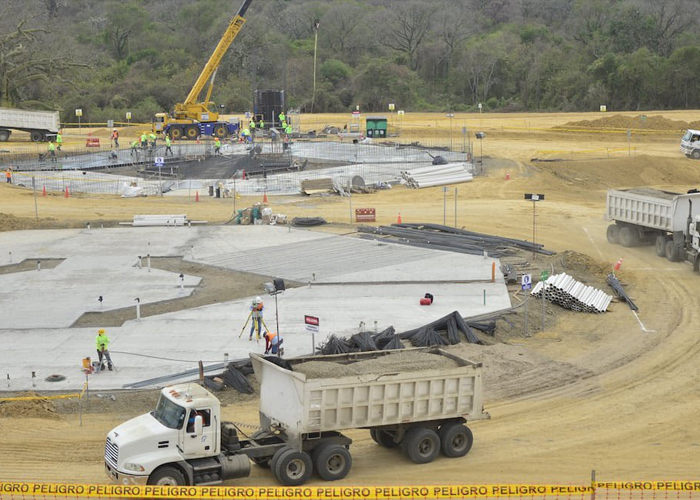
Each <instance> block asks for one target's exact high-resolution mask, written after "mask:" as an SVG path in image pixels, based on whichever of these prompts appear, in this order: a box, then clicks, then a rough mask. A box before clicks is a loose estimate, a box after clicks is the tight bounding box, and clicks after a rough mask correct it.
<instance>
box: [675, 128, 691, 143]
mask: <svg viewBox="0 0 700 500" xmlns="http://www.w3.org/2000/svg"><path fill="white" fill-rule="evenodd" d="M676 137H678V136H676ZM691 137H693V133H692V132H691V131H690V130H688V131H687V132H686V133H685V135H684V136H683V140H684V141H689V140H690V138H691Z"/></svg>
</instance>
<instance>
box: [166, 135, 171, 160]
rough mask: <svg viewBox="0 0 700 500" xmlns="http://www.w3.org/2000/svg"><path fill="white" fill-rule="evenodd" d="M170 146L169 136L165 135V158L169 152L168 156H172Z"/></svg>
mask: <svg viewBox="0 0 700 500" xmlns="http://www.w3.org/2000/svg"><path fill="white" fill-rule="evenodd" d="M171 144H172V143H171V141H170V136H169V135H167V134H166V135H165V156H168V152H170V156H172V155H173V150H172V148H171V147H170V145H171Z"/></svg>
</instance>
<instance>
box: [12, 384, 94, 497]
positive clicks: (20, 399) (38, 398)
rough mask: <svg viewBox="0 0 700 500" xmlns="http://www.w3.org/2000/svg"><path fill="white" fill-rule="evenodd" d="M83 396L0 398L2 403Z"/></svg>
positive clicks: (76, 394)
mask: <svg viewBox="0 0 700 500" xmlns="http://www.w3.org/2000/svg"><path fill="white" fill-rule="evenodd" d="M83 392H84V391H83ZM81 395H82V393H78V392H76V393H75V394H60V395H58V396H18V397H15V398H0V401H40V400H42V399H71V398H79V397H81ZM0 484H1V483H0Z"/></svg>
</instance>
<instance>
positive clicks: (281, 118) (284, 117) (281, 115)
mask: <svg viewBox="0 0 700 500" xmlns="http://www.w3.org/2000/svg"><path fill="white" fill-rule="evenodd" d="M277 118H279V119H280V124H282V123H284V125H282V128H284V127H286V126H287V125H286V123H287V122H286V121H285V120H286V116H284V111H282V112H281V113H280V114H279V116H278V117H277Z"/></svg>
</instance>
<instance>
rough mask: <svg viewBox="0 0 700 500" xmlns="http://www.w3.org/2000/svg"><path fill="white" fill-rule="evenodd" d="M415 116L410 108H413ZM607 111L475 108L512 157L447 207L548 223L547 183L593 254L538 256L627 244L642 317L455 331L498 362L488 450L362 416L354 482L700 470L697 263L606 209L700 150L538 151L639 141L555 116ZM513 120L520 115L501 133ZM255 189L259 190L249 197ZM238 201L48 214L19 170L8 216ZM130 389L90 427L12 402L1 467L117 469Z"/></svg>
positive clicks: (690, 180) (133, 206)
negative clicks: (110, 445) (420, 452)
mask: <svg viewBox="0 0 700 500" xmlns="http://www.w3.org/2000/svg"><path fill="white" fill-rule="evenodd" d="M628 115H629V116H637V115H638V113H628ZM647 115H648V116H656V115H663V116H664V117H666V118H668V119H672V120H683V121H686V122H690V121H693V120H694V119H695V118H696V117H697V116H698V114H697V113H696V112H695V113H694V112H673V113H647ZM315 118H316V120H317V122H318V123H328V124H335V123H337V119H336V118H335V117H331V116H328V117H326V116H324V117H315ZM341 118H343V117H340V118H338V119H341ZM408 118H409V115H407V116H406V117H404V120H405V123H406V122H407V121H408ZM418 118H421V120H424V123H423V128H424V131H430V130H431V128H435V129H440V127H439V126H435V125H436V124H437V125H443V127H442V131H443V132H442V133H443V134H444V131H445V130H447V131H448V132H449V119H447V118H445V117H444V116H443V115H437V116H435V115H428V116H427V117H423V116H421V117H418V116H417V117H416V120H415V121H412V128H413V127H415V128H419V126H420V124H419V123H418V121H419V120H418ZM597 118H600V115H599V114H593V113H588V114H575V115H574V114H542V115H517V116H513V115H484V116H483V117H479V116H478V115H470V116H468V117H465V118H463V120H464V121H467V122H469V123H470V130H473V129H472V128H471V126H472V125H474V126H475V127H478V126H479V121H480V120H483V122H482V123H483V128H484V129H485V130H487V139H485V140H484V145H483V146H484V153H485V155H487V156H489V157H491V158H493V159H494V160H498V159H501V158H503V159H508V160H509V161H510V163H509V164H508V165H509V166H508V167H499V162H498V161H494V162H493V163H491V164H490V165H489V167H488V168H487V171H486V176H484V177H480V178H478V179H476V180H475V181H474V182H472V183H467V184H462V185H459V186H458V200H457V202H458V211H457V212H458V213H457V221H455V217H454V213H453V211H452V207H453V206H454V198H453V196H454V194H453V191H451V192H450V193H449V198H448V207H450V208H448V212H447V223H448V224H455V222H456V225H457V226H459V227H462V226H464V227H466V228H468V229H472V230H476V231H482V232H487V233H492V234H500V235H505V236H512V237H518V238H524V239H531V238H532V220H533V213H532V204H531V203H529V202H526V201H524V200H523V194H524V193H532V192H536V193H545V194H546V201H544V202H542V203H540V204H539V205H538V207H537V238H536V239H537V241H538V242H543V243H545V245H546V246H547V248H550V249H553V250H556V251H558V252H565V251H567V250H568V251H574V252H577V254H570V255H571V257H569V258H563V259H562V256H561V255H559V256H557V257H556V258H554V259H546V258H544V257H541V256H536V257H535V258H534V259H533V258H530V259H529V266H530V268H531V269H532V270H533V271H534V272H538V271H539V270H541V269H545V268H548V269H551V266H554V267H555V270H556V271H557V272H560V271H563V270H566V269H572V270H573V271H572V272H570V274H574V273H581V274H582V275H585V276H587V277H589V278H590V279H591V280H593V279H594V277H597V278H596V279H597V280H598V281H597V283H598V285H599V286H602V283H601V280H602V279H603V275H604V274H605V270H606V269H609V268H610V266H611V264H612V263H613V262H615V261H617V260H618V259H619V258H620V257H624V264H623V269H622V273H621V278H622V280H623V282H624V283H625V285H626V286H627V289H628V291H629V293H630V295H631V296H632V298H633V299H634V300H635V302H636V303H637V305H638V306H639V313H638V317H636V316H635V315H634V314H633V313H632V311H630V310H629V308H628V307H627V306H626V305H625V304H624V303H613V304H612V305H611V307H610V310H609V312H607V313H605V314H599V315H595V314H583V313H578V314H577V313H558V314H551V315H549V314H548V315H547V317H546V320H547V324H546V328H545V330H544V331H534V335H533V336H532V337H530V338H528V337H525V336H524V335H521V334H520V335H519V334H518V333H517V332H516V331H511V332H510V333H509V334H508V335H503V337H501V340H506V341H507V343H501V344H495V345H491V346H472V345H460V346H457V347H455V349H459V350H461V352H463V353H464V355H467V356H468V357H471V358H474V359H477V360H480V361H482V362H483V363H484V366H485V370H486V375H485V386H486V409H487V411H489V412H490V414H491V416H492V418H491V420H487V421H481V422H475V423H474V424H473V426H472V428H473V431H474V434H475V444H474V448H473V450H472V452H471V453H470V454H469V455H468V456H467V457H465V458H463V459H457V460H449V459H446V458H440V459H438V460H436V461H435V462H433V463H431V464H428V465H422V466H417V465H414V464H412V463H410V462H408V461H407V459H405V458H404V457H403V456H402V455H400V454H399V453H398V452H396V450H387V449H384V448H380V447H378V446H377V445H375V444H374V443H373V442H372V441H371V439H370V438H369V436H368V433H367V432H366V431H350V432H349V433H348V434H349V436H350V437H352V438H353V439H354V440H355V442H354V444H353V447H352V453H353V456H354V458H355V461H354V465H353V469H352V472H351V474H350V475H349V476H348V478H347V479H345V480H344V481H343V483H344V484H397V483H402V484H421V483H423V484H425V483H503V482H505V483H510V482H513V483H516V482H521V483H537V482H574V483H585V482H587V481H588V480H589V478H590V471H591V469H596V470H597V474H598V478H600V479H603V480H622V479H683V478H692V477H695V476H696V475H697V463H698V462H700V427H698V426H697V424H696V421H697V417H696V415H697V413H698V411H700V398H698V396H697V389H696V383H697V379H698V375H700V365H699V364H698V363H697V356H698V355H699V354H700V337H698V335H697V320H699V319H700V311H699V310H698V308H697V299H696V297H697V295H698V292H699V291H700V279H698V276H696V275H694V274H693V273H692V272H691V269H690V266H688V265H686V264H681V263H670V262H668V261H666V260H664V259H660V258H658V257H657V256H656V255H655V253H654V250H653V248H651V247H638V248H628V249H625V248H622V247H619V246H612V245H610V244H608V243H607V241H606V238H605V228H606V226H607V223H606V221H605V220H604V218H603V213H604V205H605V190H606V189H607V188H608V187H613V186H614V187H632V186H654V187H657V188H663V189H670V190H677V191H685V190H687V189H689V188H691V187H697V186H699V185H700V162H693V161H691V160H688V159H686V158H684V157H683V156H681V155H680V153H679V152H678V140H679V139H680V136H679V135H674V134H668V133H659V134H658V135H653V134H652V135H645V136H644V137H639V138H636V139H635V140H636V141H637V142H635V143H634V144H633V146H634V147H637V148H638V149H637V151H636V153H635V154H636V156H635V157H633V158H628V157H626V156H624V155H623V156H620V157H614V158H612V159H607V158H605V157H603V158H601V159H595V160H593V159H590V158H589V159H587V160H585V161H559V162H551V163H550V162H547V163H542V162H531V161H530V160H531V159H532V158H535V157H537V156H538V155H537V152H538V151H539V150H544V149H547V150H554V151H567V150H569V151H571V150H573V149H575V150H576V151H578V150H583V149H586V148H590V149H601V148H607V147H609V148H618V147H620V146H622V147H626V146H627V137H626V134H624V133H623V134H620V133H617V132H609V133H608V132H590V133H572V132H557V133H553V132H547V131H542V130H539V129H548V128H551V127H554V126H557V125H560V126H561V125H566V124H569V123H570V122H577V121H582V120H595V119H597ZM460 119H461V118H460ZM334 120H336V121H334ZM446 120H447V129H445V127H444V125H445V123H446ZM518 120H520V121H522V123H523V124H524V125H525V123H526V122H527V123H528V124H529V125H530V128H531V130H530V131H528V130H522V131H520V132H515V131H513V130H508V128H507V127H509V126H511V125H512V124H513V123H516V122H517V121H518ZM346 121H347V120H346ZM339 123H340V124H342V123H344V122H343V121H340V122H339ZM456 123H457V122H455V126H456ZM406 124H407V123H406ZM500 126H503V127H504V129H503V131H499V127H500ZM460 127H461V125H460ZM487 127H488V128H487ZM535 128H537V129H538V130H537V131H534V129H535ZM489 130H490V131H491V132H492V133H489V132H488V131H489ZM425 133H428V132H425ZM570 156H574V157H575V156H576V155H570ZM613 156H614V155H613ZM506 169H510V180H505V170H506ZM253 201H259V200H253V199H248V200H243V201H242V203H252V202H253ZM270 201H271V205H272V206H273V208H274V210H275V211H278V212H281V213H286V214H288V215H289V216H319V215H320V216H323V217H325V218H326V219H328V220H331V221H337V222H338V223H341V224H342V225H341V224H339V225H336V226H334V227H333V228H330V230H333V231H336V232H351V231H352V227H351V226H350V225H349V224H348V222H349V211H350V206H349V200H347V199H340V198H301V197H285V198H273V199H271V200H270ZM229 203H230V202H229V201H226V200H211V199H204V200H203V201H202V202H200V203H195V202H194V201H190V200H182V199H177V198H148V199H129V200H125V199H119V198H110V197H91V198H80V197H72V198H70V199H64V198H63V197H47V198H39V199H38V211H39V223H37V222H36V221H35V220H34V218H35V212H34V199H33V197H32V195H31V193H28V192H26V191H24V190H21V189H19V188H15V187H8V186H4V185H3V186H0V214H7V215H0V227H1V228H3V229H5V230H7V229H22V228H27V229H30V228H34V227H65V226H70V225H76V226H81V225H84V224H85V223H86V222H87V221H91V222H92V223H93V227H94V224H95V223H96V222H98V221H104V223H110V221H117V220H129V219H130V218H131V217H132V216H133V215H134V214H136V213H167V212H173V211H175V212H178V213H187V214H188V215H189V216H190V217H192V218H196V219H205V220H209V221H211V222H224V221H226V220H228V218H229V216H230V213H231V207H230V206H229ZM352 204H353V207H359V206H366V207H375V208H376V209H377V214H378V219H379V222H380V223H390V222H394V221H395V220H396V217H397V215H398V213H401V216H402V219H403V220H404V221H407V222H408V221H414V222H417V221H421V222H436V223H442V219H443V200H442V191H441V188H439V187H437V188H432V189H425V190H418V191H416V190H408V189H404V188H397V189H393V190H390V191H385V192H379V193H376V194H372V195H362V196H354V197H353V199H352ZM10 215H11V216H12V217H8V216H10ZM576 255H580V256H581V257H576ZM567 272H569V271H567ZM574 276H576V274H574ZM520 299H522V295H521V294H517V295H516V298H515V299H514V303H518V300H520ZM518 314H521V313H520V312H519V313H518ZM529 314H530V315H531V317H530V321H531V322H533V321H534V322H538V321H540V320H541V316H539V315H538V312H537V308H536V307H531V308H530V311H529ZM519 321H522V317H520V316H519ZM129 397H130V396H128V395H122V394H121V393H119V394H116V399H117V401H112V400H111V399H109V398H105V397H103V398H97V396H91V399H90V401H89V403H88V404H89V405H97V406H98V407H99V409H98V410H97V409H96V410H95V411H90V413H89V414H87V415H84V416H83V426H82V427H80V426H78V418H77V415H76V414H75V409H74V408H73V410H71V411H68V410H67V409H66V408H63V409H62V408H60V407H56V406H52V405H49V408H54V409H55V411H50V410H47V409H46V408H44V409H43V410H42V409H39V410H37V413H33V411H32V408H31V407H30V406H28V407H26V408H24V409H22V410H21V412H20V413H21V415H16V414H14V413H13V412H10V413H9V414H4V415H5V416H3V414H0V436H2V437H0V449H2V453H0V480H41V481H67V482H78V481H84V482H105V481H106V478H105V476H104V474H103V472H102V452H103V445H104V436H105V434H106V432H107V431H108V430H109V429H110V428H112V427H113V426H115V425H116V424H118V423H120V422H122V421H123V420H124V419H126V418H128V417H130V416H133V415H136V414H138V413H140V412H143V411H144V409H145V408H147V407H148V404H149V403H150V401H151V400H152V398H153V396H148V397H146V396H140V397H142V398H143V400H142V401H141V402H140V403H131V404H127V403H121V404H120V402H123V401H128V400H129V399H128V398H129ZM149 398H151V399H149ZM234 399H235V398H234ZM98 400H99V402H98ZM229 403H230V404H228V405H227V406H226V408H225V409H224V412H225V417H226V418H229V419H231V420H234V421H237V422H245V423H248V424H250V425H252V426H254V425H255V424H256V423H257V402H256V400H255V399H245V398H242V399H240V400H232V401H230V402H229ZM7 404H8V403H6V404H5V405H7ZM5 405H1V406H0V407H2V406H5ZM65 406H66V407H67V406H70V404H69V403H65ZM7 411H10V410H7ZM35 416H38V417H41V418H34V417H35ZM406 472H411V474H406ZM314 481H315V482H318V479H315V480H314ZM236 484H241V485H268V484H274V479H273V478H272V476H271V475H269V472H268V471H264V470H259V469H257V468H254V472H253V475H252V476H251V477H250V478H247V479H243V480H239V481H236Z"/></svg>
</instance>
